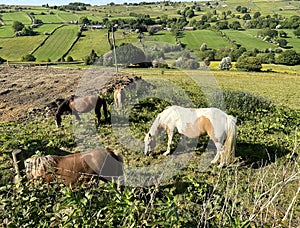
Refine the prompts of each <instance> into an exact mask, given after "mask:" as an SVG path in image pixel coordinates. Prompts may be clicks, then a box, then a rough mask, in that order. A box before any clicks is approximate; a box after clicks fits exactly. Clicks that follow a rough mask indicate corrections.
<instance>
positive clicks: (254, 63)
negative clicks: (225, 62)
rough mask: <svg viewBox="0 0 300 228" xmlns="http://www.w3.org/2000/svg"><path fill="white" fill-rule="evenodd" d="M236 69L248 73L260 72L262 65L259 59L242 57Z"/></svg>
mask: <svg viewBox="0 0 300 228" xmlns="http://www.w3.org/2000/svg"><path fill="white" fill-rule="evenodd" d="M236 68H238V69H241V70H246V71H260V70H261V68H262V65H261V62H260V60H259V59H258V58H256V57H253V56H243V55H242V56H241V57H239V58H238V60H237V62H236Z"/></svg>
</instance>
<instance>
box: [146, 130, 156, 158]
mask: <svg viewBox="0 0 300 228" xmlns="http://www.w3.org/2000/svg"><path fill="white" fill-rule="evenodd" d="M144 142H145V151H144V153H145V155H148V154H149V153H150V152H151V151H152V150H153V149H154V147H155V145H156V140H155V137H153V136H152V135H151V134H150V133H147V134H146V136H145V138H144Z"/></svg>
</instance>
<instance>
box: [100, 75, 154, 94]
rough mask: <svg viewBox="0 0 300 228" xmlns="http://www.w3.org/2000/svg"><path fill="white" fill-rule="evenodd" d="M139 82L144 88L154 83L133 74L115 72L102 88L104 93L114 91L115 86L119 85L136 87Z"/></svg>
mask: <svg viewBox="0 0 300 228" xmlns="http://www.w3.org/2000/svg"><path fill="white" fill-rule="evenodd" d="M137 83H140V84H141V85H142V86H143V88H152V87H153V85H152V84H150V83H148V82H146V81H145V80H143V79H142V77H140V76H136V75H133V74H124V73H115V74H114V75H113V77H112V78H111V79H110V80H109V81H108V82H107V83H106V84H105V85H104V86H103V87H102V88H101V93H102V94H105V95H107V94H110V93H113V91H114V90H115V88H119V87H124V88H126V87H131V88H132V87H135V85H136V84H137Z"/></svg>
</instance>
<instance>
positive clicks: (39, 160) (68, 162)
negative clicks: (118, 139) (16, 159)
mask: <svg viewBox="0 0 300 228" xmlns="http://www.w3.org/2000/svg"><path fill="white" fill-rule="evenodd" d="M24 165H25V171H26V176H27V178H28V179H36V178H38V179H39V180H40V181H41V182H47V183H50V182H53V181H55V180H57V182H64V183H65V184H67V185H69V184H71V185H72V184H81V183H83V182H84V181H88V180H90V179H91V178H93V177H94V178H96V177H97V178H99V179H101V180H103V181H118V180H120V178H121V177H122V176H123V163H122V159H121V157H120V156H118V155H116V154H115V153H114V152H112V151H109V150H105V149H93V150H89V151H86V152H82V153H74V154H68V155H65V156H57V155H47V156H42V157H31V158H28V159H26V160H25V161H24Z"/></svg>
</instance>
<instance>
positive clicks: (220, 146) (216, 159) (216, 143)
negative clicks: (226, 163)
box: [211, 142, 223, 164]
mask: <svg viewBox="0 0 300 228" xmlns="http://www.w3.org/2000/svg"><path fill="white" fill-rule="evenodd" d="M214 143H215V146H216V148H217V154H216V156H215V157H214V159H213V160H212V161H211V164H216V163H217V162H218V161H219V159H220V157H221V153H222V151H223V145H222V144H221V143H219V142H214Z"/></svg>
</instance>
